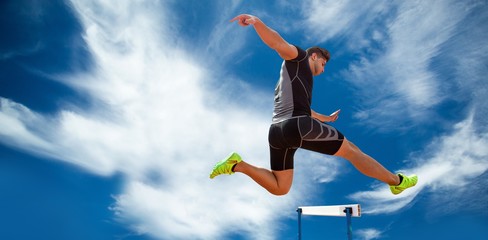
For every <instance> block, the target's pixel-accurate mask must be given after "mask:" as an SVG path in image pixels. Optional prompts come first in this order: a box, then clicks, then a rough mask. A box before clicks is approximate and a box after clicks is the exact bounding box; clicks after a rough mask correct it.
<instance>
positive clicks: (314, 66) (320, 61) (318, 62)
mask: <svg viewBox="0 0 488 240" xmlns="http://www.w3.org/2000/svg"><path fill="white" fill-rule="evenodd" d="M326 63H327V60H325V58H323V57H319V55H317V54H315V53H314V54H312V57H311V64H310V70H312V73H313V75H314V76H318V75H320V74H322V73H323V72H324V68H325V64H326Z"/></svg>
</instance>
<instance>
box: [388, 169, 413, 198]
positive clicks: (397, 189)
mask: <svg viewBox="0 0 488 240" xmlns="http://www.w3.org/2000/svg"><path fill="white" fill-rule="evenodd" d="M398 175H399V176H402V177H403V180H402V182H401V183H400V184H399V185H397V186H392V185H390V191H391V193H393V194H395V195H397V194H400V193H401V192H403V190H405V189H407V188H410V187H413V186H415V185H416V184H417V180H418V177H417V175H415V174H413V175H410V176H405V175H403V174H401V173H399V174H398Z"/></svg>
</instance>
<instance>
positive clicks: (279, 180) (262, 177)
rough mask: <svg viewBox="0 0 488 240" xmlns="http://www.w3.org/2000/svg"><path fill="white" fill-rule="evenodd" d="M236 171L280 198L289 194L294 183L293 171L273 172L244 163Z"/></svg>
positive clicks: (239, 164)
mask: <svg viewBox="0 0 488 240" xmlns="http://www.w3.org/2000/svg"><path fill="white" fill-rule="evenodd" d="M234 171H235V172H241V173H244V174H246V175H247V176H249V177H251V178H252V179H253V180H254V181H255V182H256V183H258V184H259V185H261V186H262V187H263V188H265V189H266V190H268V191H269V192H270V193H272V194H274V195H278V196H280V195H285V194H287V193H288V191H290V188H291V184H292V182H293V169H288V170H283V171H271V170H268V169H265V168H259V167H256V166H253V165H251V164H249V163H246V162H244V161H243V162H240V163H238V164H237V165H236V166H235V168H234Z"/></svg>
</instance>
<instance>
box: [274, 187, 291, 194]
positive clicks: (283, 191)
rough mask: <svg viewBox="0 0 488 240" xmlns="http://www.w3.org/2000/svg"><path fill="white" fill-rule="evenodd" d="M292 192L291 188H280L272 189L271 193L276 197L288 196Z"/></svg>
mask: <svg viewBox="0 0 488 240" xmlns="http://www.w3.org/2000/svg"><path fill="white" fill-rule="evenodd" d="M289 191H290V187H281V188H280V187H278V188H276V189H272V190H270V191H269V192H270V193H271V194H273V195H276V196H283V195H286V194H287V193H288V192H289Z"/></svg>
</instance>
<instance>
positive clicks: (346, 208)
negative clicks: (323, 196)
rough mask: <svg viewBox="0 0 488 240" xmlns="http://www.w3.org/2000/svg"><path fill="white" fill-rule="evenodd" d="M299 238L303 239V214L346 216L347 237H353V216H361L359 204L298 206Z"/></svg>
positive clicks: (299, 239)
mask: <svg viewBox="0 0 488 240" xmlns="http://www.w3.org/2000/svg"><path fill="white" fill-rule="evenodd" d="M297 212H298V240H301V239H302V223H301V220H302V215H311V216H329V217H330V216H332V217H346V223H347V237H348V239H352V224H351V217H361V206H360V205H359V204H347V205H331V206H306V207H298V209H297Z"/></svg>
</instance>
